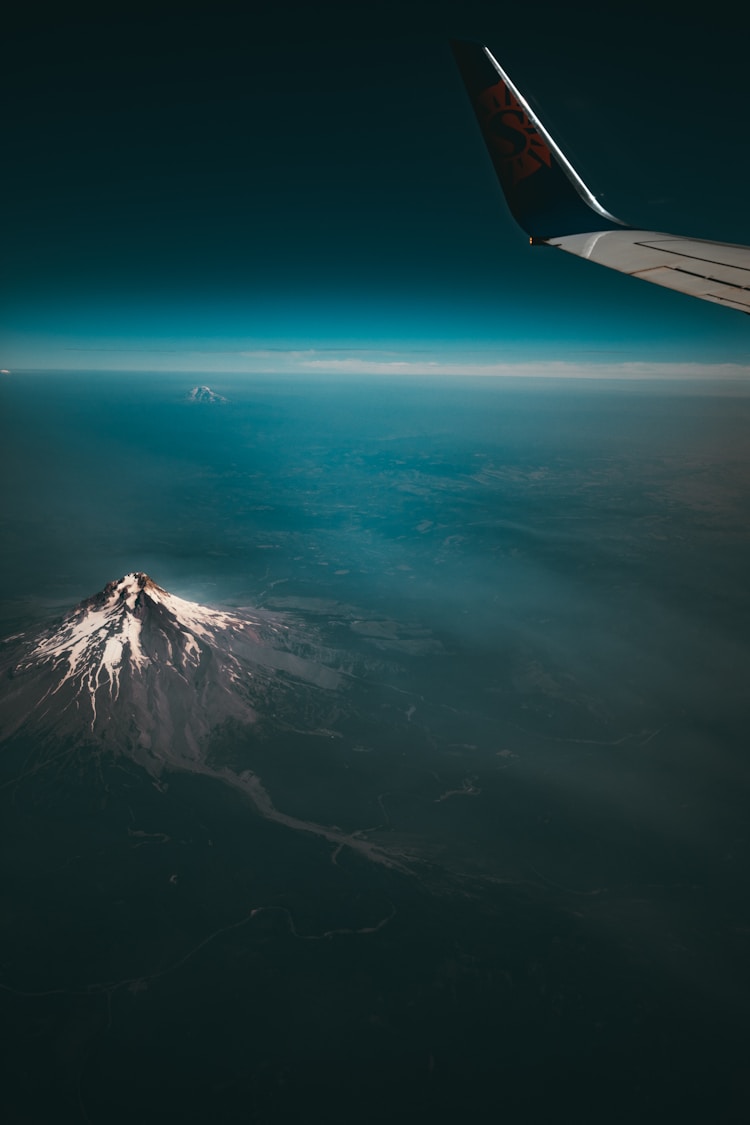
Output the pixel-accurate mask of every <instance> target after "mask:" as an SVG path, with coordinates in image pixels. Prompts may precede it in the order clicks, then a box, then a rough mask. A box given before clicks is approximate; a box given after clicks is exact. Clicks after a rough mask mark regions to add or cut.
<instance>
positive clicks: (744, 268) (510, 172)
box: [451, 41, 750, 313]
mask: <svg viewBox="0 0 750 1125" xmlns="http://www.w3.org/2000/svg"><path fill="white" fill-rule="evenodd" d="M451 46H452V48H453V53H454V56H455V59H456V62H457V64H458V68H459V70H460V72H461V77H462V78H463V81H464V85H465V86H466V90H467V93H468V95H469V98H470V99H471V103H472V105H473V107H474V112H475V114H476V116H477V120H478V122H479V126H480V128H481V130H482V135H483V136H484V141H485V144H486V145H487V149H488V151H489V154H490V158H491V160H492V163H493V165H494V168H495V172H496V174H497V178H498V180H499V181H500V186H501V187H502V189H503V192H504V193H505V198H506V200H507V203H508V206H509V208H510V211H511V214H512V215H513V217H514V219H515V220H516V222H517V223H518V224H519V225H520V226H521V227H522V228H523V229H524V230H525V231H526V233H527V234H528V235H529V240H530V242H531V243H532V245H537V244H544V245H547V246H556V247H557V248H558V249H560V250H565V251H566V252H567V253H568V254H575V255H576V256H577V257H579V258H587V259H588V260H589V261H591V262H598V263H599V264H600V265H602V266H608V267H609V268H610V269H614V270H619V271H620V272H621V273H629V274H630V275H631V276H632V277H640V278H641V279H642V280H643V281H652V282H654V284H656V285H663V286H665V287H666V288H667V289H677V290H679V291H680V292H681V293H687V294H689V295H690V296H691V297H700V298H701V300H704V301H713V302H714V303H716V304H720V305H726V306H727V307H728V308H731V309H739V310H740V312H744V313H750V247H748V246H736V245H734V244H732V243H728V242H709V241H706V240H705V239H699V238H682V237H680V236H679V235H674V234H665V233H663V232H660V231H653V230H636V229H635V228H633V227H629V226H628V225H627V224H626V223H623V222H622V221H621V220H620V219H617V218H615V216H614V215H610V214H609V212H608V211H605V210H604V208H603V207H602V206H601V204H600V203H599V201H598V200H597V198H596V197H595V196H594V195H593V194H592V192H590V191H589V189H588V188H587V187H586V185H585V184H584V182H583V180H582V179H581V177H580V176H579V175H578V173H577V172H576V170H575V169H574V168H573V166H572V164H571V163H570V161H569V160H568V159H567V157H566V156H565V155H564V153H563V152H562V151H561V149H560V147H559V146H558V145H557V144H556V143H555V141H554V140H553V139H552V137H551V136H550V134H549V133H548V132H547V130H546V129H545V127H544V125H542V123H541V121H540V120H539V118H538V117H537V115H536V114H535V113H534V111H533V110H532V108H531V106H530V105H529V103H528V102H527V101H526V99H525V98H524V97H523V95H522V94H521V92H520V91H519V90H518V88H517V87H516V86H514V85H513V83H512V82H511V80H510V78H509V77H508V75H507V74H506V73H505V71H504V70H503V68H502V67H501V66H500V63H499V62H498V61H497V59H495V58H494V57H493V55H492V54H491V53H490V51H489V50H488V49H487V47H483V46H481V45H480V44H479V43H467V42H463V41H455V42H453V43H452V44H451Z"/></svg>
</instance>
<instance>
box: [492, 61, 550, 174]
mask: <svg viewBox="0 0 750 1125" xmlns="http://www.w3.org/2000/svg"><path fill="white" fill-rule="evenodd" d="M475 104H476V110H477V115H478V117H479V120H480V122H481V125H482V131H483V133H484V136H485V138H486V140H487V144H488V146H489V149H490V151H491V153H492V154H493V156H494V157H495V159H497V160H499V161H500V163H501V167H502V172H503V175H509V176H510V178H511V182H512V183H514V184H517V183H518V182H519V180H525V179H526V177H527V176H532V175H533V174H534V172H538V171H539V169H540V168H541V167H542V165H546V166H547V167H548V168H549V167H550V166H551V164H552V153H551V152H550V150H549V147H548V145H547V143H546V141H545V140H543V138H542V137H540V135H539V133H538V132H537V129H536V126H535V125H534V123H533V122H532V121H531V120H530V118H529V115H528V114H527V112H526V110H525V109H524V108H523V106H522V105H521V103H520V102H519V101H518V100H517V98H515V97H514V95H513V94H512V93H511V91H510V90H509V89H508V87H507V86H506V85H505V83H504V82H503V81H502V79H501V80H500V81H499V82H498V83H497V84H496V85H494V86H490V87H489V88H488V89H487V90H484V91H483V92H482V93H481V94H480V95H479V97H478V98H477V100H476V103H475Z"/></svg>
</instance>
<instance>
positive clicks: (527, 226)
mask: <svg viewBox="0 0 750 1125" xmlns="http://www.w3.org/2000/svg"><path fill="white" fill-rule="evenodd" d="M451 47H452V49H453V54H454V56H455V59H456V62H457V64H458V68H459V70H460V72H461V77H462V78H463V80H464V85H465V86H466V91H467V93H468V95H469V98H470V99H471V103H472V105H473V107H474V112H475V113H476V116H477V120H478V122H479V126H480V128H481V130H482V135H483V136H484V140H485V144H486V145H487V149H488V151H489V154H490V157H491V159H492V163H493V165H494V167H495V172H496V173H497V178H498V179H499V181H500V186H501V187H502V189H503V192H504V193H505V198H506V200H507V202H508V206H509V208H510V210H511V214H512V215H513V218H514V219H515V220H516V222H517V223H518V224H519V226H521V227H522V228H523V229H524V230H525V231H526V233H527V234H528V235H529V236H530V238H531V241H532V242H537V241H539V242H546V241H547V239H549V238H559V237H562V236H565V235H571V234H588V233H590V232H593V231H604V230H621V229H622V228H623V227H625V226H626V224H625V223H623V222H621V221H620V219H616V218H615V216H614V215H610V214H609V212H608V211H605V210H604V208H603V207H602V205H601V204H600V203H599V201H598V200H597V199H596V197H595V196H594V195H593V194H592V192H590V191H589V189H588V188H587V187H586V185H585V184H584V182H583V180H582V179H581V177H580V176H579V175H578V173H577V172H576V170H575V169H574V168H573V165H572V164H571V163H570V161H569V160H568V159H567V157H566V156H565V155H564V154H563V152H562V151H561V150H560V148H559V146H558V145H557V144H556V143H555V142H554V140H553V139H552V137H551V136H550V134H549V133H548V132H547V130H546V129H545V128H544V126H543V125H542V123H541V121H540V120H539V118H538V117H537V116H536V114H535V113H534V111H533V110H532V108H531V106H530V105H529V103H528V102H527V101H526V99H525V98H524V97H523V95H522V94H521V93H520V91H519V90H518V89H517V88H516V87H515V86H514V85H513V83H512V82H511V80H510V78H508V76H507V74H506V73H505V71H504V70H503V69H502V67H501V66H500V64H499V62H498V61H497V59H495V58H494V57H493V56H492V54H491V53H490V52H489V50H488V49H487V48H486V47H483V46H481V44H479V43H467V42H463V41H454V42H452V43H451Z"/></svg>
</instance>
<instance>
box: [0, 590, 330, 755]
mask: <svg viewBox="0 0 750 1125" xmlns="http://www.w3.org/2000/svg"><path fill="white" fill-rule="evenodd" d="M288 633H289V628H288V626H287V625H286V624H283V623H281V622H280V621H279V620H278V619H274V618H272V617H269V616H266V617H263V616H262V615H261V614H255V615H252V616H250V615H245V614H242V613H238V612H233V613H229V612H224V611H220V610H216V609H210V608H209V607H207V606H202V605H198V604H197V603H195V602H188V601H185V600H184V599H183V598H178V597H176V596H175V595H174V594H170V593H168V592H167V591H166V590H164V589H162V588H161V587H160V586H157V584H156V583H155V582H154V581H153V580H152V579H151V578H149V576H148V575H147V574H142V573H139V572H136V573H133V574H127V575H125V577H124V578H120V579H118V580H116V581H114V582H109V583H108V584H107V585H106V586H105V587H104V589H103V590H101V592H100V593H98V594H95V595H94V596H93V597H91V598H88V599H86V600H85V601H83V602H81V603H80V604H79V605H78V606H76V608H75V609H73V610H72V611H71V612H70V613H69V614H67V615H66V616H65V617H64V618H63V619H62V621H61V622H60V623H59V624H58V625H57V626H56V627H55V628H53V629H49V630H47V631H45V632H43V633H41V634H37V635H36V636H34V637H31V638H25V639H24V641H23V642H22V643H21V645H20V649H15V650H14V651H13V653H12V658H11V660H10V661H6V668H5V675H4V682H3V690H2V693H1V696H2V697H1V698H0V737H4V736H6V735H7V734H9V733H12V732H13V731H14V730H16V729H18V728H19V727H20V726H22V725H24V724H31V725H32V726H33V727H36V728H38V729H40V730H43V731H44V730H46V731H50V732H52V731H53V732H54V733H55V734H56V735H65V734H76V733H78V734H81V735H82V736H83V735H85V736H86V737H87V738H88V739H90V740H94V741H96V742H104V743H106V744H107V745H109V746H110V747H111V748H112V749H113V750H116V751H117V750H119V751H122V752H124V753H127V754H129V756H131V757H134V758H135V759H136V760H138V761H140V762H141V763H142V764H144V765H147V766H149V765H150V766H151V767H152V768H153V765H154V763H155V761H156V762H159V763H162V764H167V763H169V762H171V763H172V764H174V765H185V764H187V762H189V761H195V760H197V759H198V758H199V757H200V755H201V752H202V747H203V746H204V744H205V741H206V739H207V737H208V735H209V734H210V732H211V730H212V729H213V728H214V727H215V726H216V725H217V724H219V723H221V722H223V721H225V720H227V719H235V720H239V721H240V722H243V723H252V722H254V721H255V720H256V718H257V715H258V706H259V705H263V704H267V703H268V702H269V691H270V689H271V688H272V686H273V684H274V682H275V681H276V680H277V679H278V677H279V675H280V674H287V675H291V676H293V677H295V678H297V679H299V680H302V681H307V682H310V681H312V682H315V683H317V684H318V685H319V686H323V687H329V688H335V687H337V686H338V683H339V677H338V676H337V674H336V673H335V672H333V671H331V670H330V669H327V668H325V667H322V666H319V665H317V664H314V663H313V662H311V661H308V660H306V659H304V658H302V657H300V656H298V655H296V654H294V653H293V652H291V651H289V645H288V639H287V638H288Z"/></svg>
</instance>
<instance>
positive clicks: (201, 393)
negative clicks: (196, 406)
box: [187, 386, 227, 405]
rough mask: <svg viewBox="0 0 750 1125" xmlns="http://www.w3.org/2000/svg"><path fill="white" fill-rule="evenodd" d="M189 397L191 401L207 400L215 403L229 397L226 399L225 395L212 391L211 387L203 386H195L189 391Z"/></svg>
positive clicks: (224, 400)
mask: <svg viewBox="0 0 750 1125" xmlns="http://www.w3.org/2000/svg"><path fill="white" fill-rule="evenodd" d="M187 397H188V399H189V400H190V402H205V403H211V404H213V405H216V404H219V403H222V402H227V399H225V398H224V396H223V395H220V394H217V393H216V391H212V390H211V388H210V387H203V386H201V387H193V388H192V390H190V391H188V395H187Z"/></svg>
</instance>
